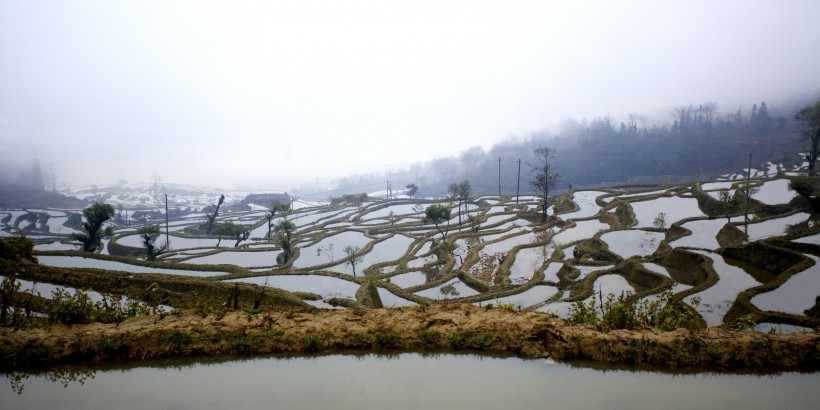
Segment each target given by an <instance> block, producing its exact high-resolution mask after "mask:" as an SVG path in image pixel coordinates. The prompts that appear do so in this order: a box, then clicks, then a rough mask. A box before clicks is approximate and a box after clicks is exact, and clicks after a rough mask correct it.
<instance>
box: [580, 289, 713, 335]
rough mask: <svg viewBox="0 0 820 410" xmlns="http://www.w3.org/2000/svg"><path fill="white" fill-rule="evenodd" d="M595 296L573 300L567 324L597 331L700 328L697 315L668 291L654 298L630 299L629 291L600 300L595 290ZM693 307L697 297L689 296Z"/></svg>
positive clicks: (698, 302)
mask: <svg viewBox="0 0 820 410" xmlns="http://www.w3.org/2000/svg"><path fill="white" fill-rule="evenodd" d="M597 296H598V298H597V299H596V298H595V297H594V296H593V298H592V299H591V300H590V301H589V302H587V303H586V304H585V303H584V302H576V303H575V304H574V305H572V306H571V307H570V310H569V317H568V318H567V321H568V322H569V323H570V324H587V325H592V326H595V327H596V329H598V330H601V331H609V330H615V329H628V330H634V329H638V328H646V327H654V328H658V329H661V330H675V329H679V328H685V329H690V330H694V329H697V328H700V327H701V319H700V316H699V315H698V314H697V313H696V311H695V310H694V309H692V308H689V307H688V306H687V305H686V304H684V303H683V302H681V301H677V300H673V299H672V292H671V291H666V292H664V293H661V294H660V295H659V297H658V298H657V299H655V300H651V301H649V300H646V299H644V300H641V301H640V303H638V302H637V301H636V300H634V299H633V298H631V296H632V294H631V293H630V292H625V293H624V292H622V293H621V294H620V296H615V295H614V294H612V293H610V294H608V295H607V297H606V299H604V297H603V294H602V293H601V292H600V291H599V292H598V295H597ZM692 303H693V305H695V306H694V307H695V308H697V307H698V306H699V305H700V299H699V298H693V300H692Z"/></svg>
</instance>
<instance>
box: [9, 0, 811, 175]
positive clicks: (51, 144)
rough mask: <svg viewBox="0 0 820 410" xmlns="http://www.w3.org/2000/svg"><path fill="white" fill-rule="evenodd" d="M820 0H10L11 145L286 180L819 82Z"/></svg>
mask: <svg viewBox="0 0 820 410" xmlns="http://www.w3.org/2000/svg"><path fill="white" fill-rule="evenodd" d="M818 16H820V1H817V0H804V1H803V0H793V1H782V0H781V1H759V0H756V1H743V0H732V1H697V0H694V1H693V0H686V1H623V0H619V1H533V2H525V1H475V0H471V1H442V0H439V1H395V2H394V1H384V0H379V1H282V2H276V1H261V0H260V1H238V0H231V1H227V0H226V1H202V0H195V1H171V0H157V1H146V0H141V1H68V0H55V1H38V0H27V1H22V0H21V1H11V0H0V143H1V144H2V151H3V153H2V154H0V157H3V158H9V157H11V158H14V159H16V160H20V159H26V161H30V159H28V158H31V157H33V156H34V155H37V156H39V158H40V160H41V162H43V163H44V164H50V165H52V166H53V167H54V171H55V172H56V174H57V176H58V178H59V179H60V180H61V181H67V182H68V183H71V184H89V183H92V182H93V183H98V184H105V183H115V182H116V181H117V180H118V179H119V178H125V179H127V180H129V181H131V182H136V181H148V180H150V179H151V175H152V173H154V172H157V173H158V174H159V175H160V176H161V177H162V179H163V181H167V182H179V183H195V184H206V185H210V186H214V185H219V186H224V187H229V186H231V185H234V184H240V183H254V184H260V185H262V186H266V187H270V188H279V189H286V188H289V187H292V186H295V185H296V184H298V183H299V182H300V181H302V180H313V179H314V178H329V177H337V176H344V175H348V174H352V173H360V172H365V171H369V170H380V169H384V168H386V167H390V166H395V165H401V164H408V163H411V162H415V161H421V160H428V159H432V158H434V157H441V156H447V155H455V154H458V153H459V152H460V151H462V150H464V149H467V148H469V147H470V146H475V145H479V146H482V147H484V148H489V147H490V146H491V145H493V144H494V143H496V142H499V141H501V140H503V139H505V138H506V137H507V136H509V135H511V134H516V135H523V134H527V133H529V132H531V131H535V130H540V129H543V128H544V127H546V126H548V125H551V124H556V123H558V122H560V121H561V120H563V119H565V118H567V117H574V118H578V119H580V118H582V117H587V118H592V117H595V116H598V115H604V114H607V113H611V114H612V115H614V116H615V117H619V116H624V115H626V114H627V113H629V112H638V113H646V112H655V111H657V112H663V110H664V109H666V108H665V107H671V106H673V105H679V104H687V103H700V102H704V101H715V102H717V103H718V104H719V105H720V106H721V108H723V109H724V110H726V111H734V110H736V109H737V108H738V106H739V104H741V103H743V104H751V103H752V102H756V101H761V100H764V99H765V100H767V101H773V100H774V101H776V100H778V99H782V98H787V97H788V96H789V95H793V94H798V93H806V92H816V91H817V90H818V89H820V24H818V23H817V17H818Z"/></svg>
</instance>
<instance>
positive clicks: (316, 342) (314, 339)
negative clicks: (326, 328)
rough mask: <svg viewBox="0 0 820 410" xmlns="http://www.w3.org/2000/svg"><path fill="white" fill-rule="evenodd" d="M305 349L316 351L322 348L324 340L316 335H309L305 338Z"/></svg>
mask: <svg viewBox="0 0 820 410" xmlns="http://www.w3.org/2000/svg"><path fill="white" fill-rule="evenodd" d="M303 343H304V346H305V351H306V352H310V353H314V352H318V351H319V350H321V349H322V340H321V339H320V338H319V336H316V335H307V336H305V338H304V339H303Z"/></svg>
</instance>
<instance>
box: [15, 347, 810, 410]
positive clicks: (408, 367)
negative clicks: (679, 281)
mask: <svg viewBox="0 0 820 410" xmlns="http://www.w3.org/2000/svg"><path fill="white" fill-rule="evenodd" d="M75 376H76V377H75ZM72 377H74V379H73V380H74V381H72ZM15 379H16V386H18V387H22V394H17V393H16V392H15V391H14V390H13V389H12V388H9V387H14V386H12V385H13V384H15ZM817 381H818V377H817V374H816V373H815V374H799V373H785V374H780V375H773V376H772V375H769V376H755V375H725V374H703V373H701V374H683V373H677V374H669V373H657V372H651V371H646V370H635V369H633V370H623V369H613V368H611V367H607V368H603V369H601V368H599V369H593V368H589V367H573V366H568V365H565V364H555V363H553V362H550V361H547V360H543V359H542V360H523V359H518V358H499V357H486V356H473V355H451V354H443V355H421V354H415V353H406V354H396V355H390V356H378V355H363V356H343V355H332V356H318V357H295V358H266V359H257V360H247V361H231V362H224V363H195V364H181V365H177V366H173V367H158V368H151V367H139V368H130V369H113V370H112V369H109V370H96V371H94V372H93V373H92V372H89V371H74V373H72V371H63V372H62V375H57V376H56V377H55V376H52V377H49V376H44V375H23V374H17V375H16V376H13V377H9V376H6V375H4V376H0V384H2V386H0V402H2V403H3V408H10V409H12V408H13V409H44V408H83V409H103V408H104V409H110V408H117V409H149V408H150V409H154V408H174V409H177V408H179V409H188V408H191V409H208V408H219V409H224V408H240V409H247V408H283V409H316V408H329V409H330V408H332V409H361V408H390V409H417V408H471V409H497V408H515V409H536V408H537V409H541V408H607V409H612V408H687V409H688V408H743V409H756V408H760V409H770V408H789V409H795V408H814V405H815V404H816V403H817V401H818V400H820V390H819V389H817V388H816V386H817ZM64 386H65V387H64Z"/></svg>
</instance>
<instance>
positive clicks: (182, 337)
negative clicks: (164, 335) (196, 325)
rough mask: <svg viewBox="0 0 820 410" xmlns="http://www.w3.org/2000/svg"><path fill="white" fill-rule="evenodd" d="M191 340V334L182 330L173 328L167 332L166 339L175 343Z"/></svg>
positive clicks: (181, 343) (179, 343)
mask: <svg viewBox="0 0 820 410" xmlns="http://www.w3.org/2000/svg"><path fill="white" fill-rule="evenodd" d="M191 340H193V338H192V337H191V334H190V333H188V332H186V331H184V330H173V331H171V332H170V333H169V334H168V341H169V342H171V343H173V344H175V345H184V344H188V343H191Z"/></svg>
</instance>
